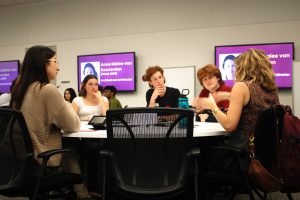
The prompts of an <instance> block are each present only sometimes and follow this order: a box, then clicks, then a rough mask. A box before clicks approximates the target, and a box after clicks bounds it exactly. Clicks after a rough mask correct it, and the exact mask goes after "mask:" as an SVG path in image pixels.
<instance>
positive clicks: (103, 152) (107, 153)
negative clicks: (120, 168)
mask: <svg viewBox="0 0 300 200" xmlns="http://www.w3.org/2000/svg"><path fill="white" fill-rule="evenodd" d="M99 154H100V156H101V157H104V158H108V157H109V158H112V157H114V153H113V152H111V151H109V150H107V149H102V150H100V151H99Z"/></svg>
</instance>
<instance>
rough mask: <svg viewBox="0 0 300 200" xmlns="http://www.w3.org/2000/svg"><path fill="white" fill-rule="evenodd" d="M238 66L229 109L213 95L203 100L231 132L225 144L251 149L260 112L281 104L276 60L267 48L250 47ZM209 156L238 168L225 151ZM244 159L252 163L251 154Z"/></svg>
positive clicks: (246, 162) (217, 161)
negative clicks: (221, 106)
mask: <svg viewBox="0 0 300 200" xmlns="http://www.w3.org/2000/svg"><path fill="white" fill-rule="evenodd" d="M235 66H236V71H235V79H236V82H235V84H234V86H233V88H232V90H231V94H230V99H229V100H230V103H229V107H228V111H227V113H226V114H225V113H223V112H221V111H220V109H219V107H218V106H217V104H216V102H215V100H214V98H213V97H212V95H209V97H208V98H206V99H204V101H203V104H205V106H207V107H208V108H210V109H211V110H212V111H213V114H214V116H215V118H216V119H217V121H218V122H219V123H220V124H221V125H222V126H223V127H224V129H225V130H226V131H227V132H228V133H229V137H228V139H226V140H225V141H224V142H225V144H227V145H229V146H233V147H236V148H239V149H241V150H245V151H247V150H248V138H249V134H250V133H251V132H253V131H254V126H255V123H256V119H257V116H258V114H259V113H260V112H261V111H262V110H264V109H266V108H269V107H271V106H272V105H276V104H279V99H278V94H277V86H276V84H275V77H274V72H273V70H272V64H271V63H270V60H269V58H268V57H267V55H266V54H265V53H264V52H263V51H261V50H258V49H249V50H248V51H247V52H245V53H242V54H240V55H239V56H238V57H237V58H236V59H235ZM216 95H218V94H216ZM209 157H212V156H209ZM208 160H210V163H211V164H213V165H214V166H216V167H218V168H219V167H221V166H222V167H224V166H227V167H228V169H230V170H234V169H236V170H238V169H237V168H236V167H237V166H236V165H235V167H232V166H231V164H232V163H230V161H229V160H226V156H224V155H220V156H218V158H217V159H215V160H214V161H212V159H208ZM244 161H245V164H247V165H248V161H249V156H246V157H245V160H244ZM220 162H222V163H220Z"/></svg>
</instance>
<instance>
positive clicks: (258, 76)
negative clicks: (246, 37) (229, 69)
mask: <svg viewBox="0 0 300 200" xmlns="http://www.w3.org/2000/svg"><path fill="white" fill-rule="evenodd" d="M235 66H236V71H235V78H236V81H247V82H254V83H257V84H259V85H260V86H261V87H262V88H264V89H266V90H269V91H276V90H277V86H276V84H275V76H274V72H273V69H272V64H271V62H270V60H269V58H268V56H267V55H266V54H265V52H264V51H262V50H259V49H249V50H248V51H247V52H245V53H242V54H240V55H239V56H238V57H237V58H236V59H235Z"/></svg>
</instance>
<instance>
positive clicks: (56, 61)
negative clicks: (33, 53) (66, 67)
mask: <svg viewBox="0 0 300 200" xmlns="http://www.w3.org/2000/svg"><path fill="white" fill-rule="evenodd" d="M48 61H49V62H55V63H56V64H58V65H59V63H58V60H54V59H48Z"/></svg>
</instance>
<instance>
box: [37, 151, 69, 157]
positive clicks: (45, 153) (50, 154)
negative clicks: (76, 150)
mask: <svg viewBox="0 0 300 200" xmlns="http://www.w3.org/2000/svg"><path fill="white" fill-rule="evenodd" d="M71 151H72V150H71V149H51V150H49V151H44V152H42V153H39V154H38V155H37V157H38V158H43V159H49V158H50V157H51V156H53V155H56V154H60V153H68V152H71Z"/></svg>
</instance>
